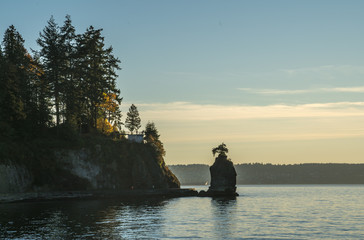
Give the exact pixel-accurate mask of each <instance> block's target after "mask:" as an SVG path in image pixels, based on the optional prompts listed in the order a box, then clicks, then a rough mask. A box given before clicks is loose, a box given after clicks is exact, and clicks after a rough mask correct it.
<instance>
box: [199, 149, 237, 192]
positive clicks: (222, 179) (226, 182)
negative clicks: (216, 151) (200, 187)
mask: <svg viewBox="0 0 364 240" xmlns="http://www.w3.org/2000/svg"><path fill="white" fill-rule="evenodd" d="M210 174H211V185H210V187H209V190H208V191H207V192H205V191H201V192H200V193H199V196H201V197H204V196H209V197H215V196H216V197H218V196H238V194H237V193H236V171H235V168H234V164H233V162H232V161H231V160H229V159H228V158H227V156H226V155H225V154H220V155H219V156H218V157H217V158H215V162H214V164H213V165H212V166H211V167H210Z"/></svg>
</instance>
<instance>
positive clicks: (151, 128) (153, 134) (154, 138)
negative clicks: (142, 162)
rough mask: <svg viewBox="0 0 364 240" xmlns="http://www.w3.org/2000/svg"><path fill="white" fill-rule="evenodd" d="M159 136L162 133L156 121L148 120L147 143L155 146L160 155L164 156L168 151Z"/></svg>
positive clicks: (145, 137)
mask: <svg viewBox="0 0 364 240" xmlns="http://www.w3.org/2000/svg"><path fill="white" fill-rule="evenodd" d="M159 137H160V135H159V133H158V130H157V128H156V126H155V124H154V122H148V123H147V125H146V126H145V132H144V140H145V141H146V142H147V144H150V145H151V146H153V147H154V149H156V151H157V153H158V154H159V155H161V156H164V155H165V154H166V151H165V150H164V146H163V143H162V142H161V141H160V140H159Z"/></svg>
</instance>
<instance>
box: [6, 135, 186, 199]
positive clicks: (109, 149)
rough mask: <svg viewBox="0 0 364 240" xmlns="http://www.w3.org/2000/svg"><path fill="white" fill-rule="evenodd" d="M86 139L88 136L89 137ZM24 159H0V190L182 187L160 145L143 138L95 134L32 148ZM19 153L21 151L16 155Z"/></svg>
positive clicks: (33, 190)
mask: <svg viewBox="0 0 364 240" xmlns="http://www.w3.org/2000/svg"><path fill="white" fill-rule="evenodd" d="M85 141H86V140H85ZM27 156H36V157H37V158H35V157H34V158H31V157H28V159H27V161H21V163H23V164H22V165H20V164H18V163H17V162H16V161H12V160H11V159H8V160H6V162H7V163H3V164H2V163H1V161H0V193H24V192H54V191H89V190H90V191H99V190H102V191H103V190H110V191H120V190H131V189H134V190H137V189H140V190H144V189H169V188H179V187H180V183H179V181H178V179H177V178H176V176H175V175H174V174H173V173H172V172H171V171H170V170H169V169H168V167H167V166H166V165H165V162H164V159H163V157H162V156H160V155H159V154H158V152H156V151H155V149H154V148H153V147H152V146H150V145H148V144H143V143H134V142H130V141H113V140H112V139H108V138H104V139H101V140H100V139H98V138H95V139H90V140H87V142H85V144H83V146H79V147H77V146H76V147H74V148H62V147H56V148H54V149H52V148H46V151H44V153H43V152H41V151H38V149H37V152H36V151H34V150H33V149H30V148H29V149H27ZM14 157H16V156H14Z"/></svg>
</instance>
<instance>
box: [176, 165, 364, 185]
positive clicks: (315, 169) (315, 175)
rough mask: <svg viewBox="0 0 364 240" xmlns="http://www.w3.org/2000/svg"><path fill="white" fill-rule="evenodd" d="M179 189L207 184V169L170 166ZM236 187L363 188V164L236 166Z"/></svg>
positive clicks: (194, 166) (199, 166)
mask: <svg viewBox="0 0 364 240" xmlns="http://www.w3.org/2000/svg"><path fill="white" fill-rule="evenodd" d="M169 168H170V169H171V170H172V172H173V173H174V174H175V175H176V176H177V178H178V179H179V180H180V182H181V184H182V185H200V184H206V182H207V183H208V184H209V183H210V172H209V166H208V165H203V164H192V165H172V166H169ZM235 169H236V172H237V184H364V164H336V163H327V164H326V163H325V164H319V163H317V164H316V163H309V164H293V165H273V164H261V163H254V164H250V163H249V164H237V165H235Z"/></svg>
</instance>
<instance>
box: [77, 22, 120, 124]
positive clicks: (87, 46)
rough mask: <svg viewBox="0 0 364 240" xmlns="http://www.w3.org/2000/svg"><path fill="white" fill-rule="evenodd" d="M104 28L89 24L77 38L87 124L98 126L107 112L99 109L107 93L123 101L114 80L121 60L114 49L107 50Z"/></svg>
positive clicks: (78, 71)
mask: <svg viewBox="0 0 364 240" xmlns="http://www.w3.org/2000/svg"><path fill="white" fill-rule="evenodd" d="M101 31H102V29H95V28H94V27H92V26H90V27H89V28H88V29H87V30H86V32H85V33H84V34H82V35H79V36H78V38H77V54H78V65H77V74H78V77H79V78H80V79H81V81H82V91H83V92H82V102H81V105H82V108H83V114H84V115H86V116H87V119H88V124H90V126H91V127H93V128H97V119H98V118H99V117H104V116H103V114H105V113H104V112H102V111H99V110H100V108H99V107H100V104H102V103H103V101H104V93H106V94H115V96H116V97H115V101H116V102H118V104H120V103H121V98H120V96H119V95H120V91H119V90H118V89H117V88H116V83H115V80H116V77H117V75H116V74H115V69H120V68H119V65H118V63H119V62H120V61H119V60H118V59H116V58H115V57H114V56H113V55H112V48H108V49H104V46H105V44H104V37H102V36H101ZM114 113H116V112H114ZM110 117H111V116H110Z"/></svg>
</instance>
